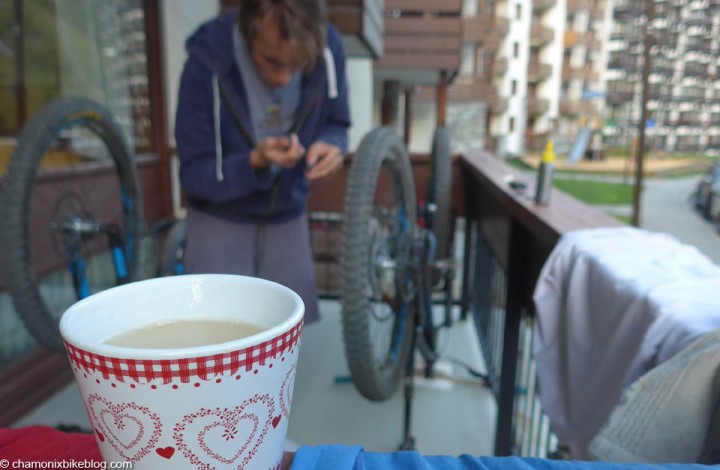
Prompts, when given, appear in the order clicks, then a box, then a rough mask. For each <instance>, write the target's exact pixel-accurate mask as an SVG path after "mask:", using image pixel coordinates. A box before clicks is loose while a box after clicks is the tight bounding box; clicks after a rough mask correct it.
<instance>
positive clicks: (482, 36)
mask: <svg viewBox="0 0 720 470" xmlns="http://www.w3.org/2000/svg"><path fill="white" fill-rule="evenodd" d="M460 15H461V27H462V30H461V40H462V46H461V47H462V53H461V65H460V68H459V71H458V75H457V77H456V78H455V79H454V81H453V83H452V85H451V86H450V87H449V91H448V109H449V111H448V120H449V122H448V124H449V125H450V126H451V127H452V128H453V130H454V136H453V137H454V140H455V141H454V147H455V149H456V150H461V151H464V150H469V149H473V148H478V147H482V148H485V149H488V150H491V151H493V152H495V153H497V154H499V155H505V156H506V155H515V154H522V153H524V152H527V151H539V150H540V149H542V148H543V146H544V145H545V143H546V141H547V139H548V138H551V137H552V138H553V139H554V140H555V142H556V148H557V150H558V151H559V152H560V153H566V154H567V153H569V152H570V151H571V149H572V147H573V145H575V144H576V143H577V142H578V140H579V136H583V135H584V136H585V137H586V140H587V147H588V149H589V150H590V151H591V152H592V151H600V152H601V151H602V149H603V148H605V147H608V146H621V147H627V146H629V145H630V144H631V142H632V141H633V139H634V136H636V135H637V132H638V123H639V121H640V113H641V109H642V91H643V90H642V88H643V86H642V83H643V81H642V71H643V66H644V65H643V64H644V47H645V46H644V43H645V36H644V27H643V25H644V21H645V15H646V12H645V2H644V1H640V0H495V1H492V0H465V1H464V2H463V4H462V10H461V11H460ZM652 33H653V42H654V45H653V48H652V50H651V73H650V77H649V90H648V91H649V97H648V109H649V113H650V114H649V116H650V119H649V121H648V123H647V132H646V135H647V139H646V141H647V145H648V146H649V148H651V149H658V150H665V151H670V152H703V153H708V154H719V153H720V65H719V61H720V41H718V40H717V38H718V37H720V0H655V2H654V21H653V22H652ZM433 93H434V91H433V90H428V89H423V88H421V89H420V90H419V92H418V93H417V95H416V96H417V99H418V101H419V102H420V103H423V102H425V103H430V106H425V107H423V106H422V104H421V105H420V106H418V108H417V109H416V110H415V112H414V114H413V120H414V122H415V124H413V126H414V127H415V128H416V130H417V131H418V132H416V133H415V134H417V136H416V137H415V138H414V139H413V140H412V142H413V143H414V145H415V146H416V147H417V148H418V150H420V149H424V148H426V147H427V142H424V141H422V142H420V140H421V139H422V136H426V135H427V134H428V131H429V130H430V128H431V126H432V120H431V119H429V118H428V117H427V116H429V115H431V114H432V113H433V112H434V108H433V107H432V102H433V99H432V98H433V97H434V94H433ZM470 127H472V128H473V129H474V131H470V130H469V128H470ZM589 155H593V154H592V153H590V154H589ZM594 155H598V153H597V152H595V153H594Z"/></svg>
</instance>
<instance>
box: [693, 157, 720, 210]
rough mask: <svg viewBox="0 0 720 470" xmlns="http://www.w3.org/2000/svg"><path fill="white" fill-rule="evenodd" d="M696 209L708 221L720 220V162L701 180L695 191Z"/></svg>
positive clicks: (709, 169)
mask: <svg viewBox="0 0 720 470" xmlns="http://www.w3.org/2000/svg"><path fill="white" fill-rule="evenodd" d="M695 209H697V210H698V211H699V212H700V214H702V216H703V217H705V218H706V219H708V220H719V219H720V161H718V162H715V163H714V164H713V165H712V166H710V167H709V168H708V169H707V171H705V173H704V174H703V175H702V177H701V178H700V181H699V182H698V186H697V189H696V190H695Z"/></svg>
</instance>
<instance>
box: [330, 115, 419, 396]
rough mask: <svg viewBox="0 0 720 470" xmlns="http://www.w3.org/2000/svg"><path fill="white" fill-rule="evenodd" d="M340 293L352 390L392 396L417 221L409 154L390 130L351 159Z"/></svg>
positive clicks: (377, 133)
mask: <svg viewBox="0 0 720 470" xmlns="http://www.w3.org/2000/svg"><path fill="white" fill-rule="evenodd" d="M344 211H345V213H344V225H343V239H342V240H343V241H342V243H343V253H342V267H343V280H342V281H343V282H342V291H341V295H342V297H341V303H342V325H343V340H344V344H345V354H346V356H347V361H348V366H349V369H350V374H351V376H352V378H353V382H354V383H355V386H356V388H357V389H358V391H359V392H360V393H361V394H362V395H363V396H364V397H366V398H368V399H370V400H375V401H380V400H385V399H387V398H389V397H390V396H392V395H393V393H394V392H395V390H396V389H397V387H398V385H399V382H400V379H401V377H402V375H403V373H404V367H405V364H406V361H407V358H408V354H409V353H410V349H411V344H412V335H413V322H414V318H413V316H414V314H415V306H414V302H413V298H414V293H413V292H412V291H413V288H414V287H413V286H414V282H415V280H414V278H413V277H414V274H413V271H412V268H411V266H410V262H411V260H410V259H409V258H410V253H411V250H412V246H411V245H412V242H413V240H412V238H413V233H414V230H415V227H416V225H415V223H416V215H415V211H416V206H415V190H414V184H413V176H412V170H411V167H410V159H409V157H408V155H407V151H406V150H405V147H404V145H403V143H402V141H401V140H400V138H399V137H398V136H397V135H396V134H395V133H394V132H393V131H391V130H390V129H387V128H379V129H375V130H373V131H371V132H370V133H369V134H368V135H367V136H365V138H364V139H363V140H362V142H361V143H360V146H359V148H358V150H357V153H356V154H355V157H354V158H353V164H352V167H351V168H350V174H349V177H348V185H347V193H346V195H345V208H344Z"/></svg>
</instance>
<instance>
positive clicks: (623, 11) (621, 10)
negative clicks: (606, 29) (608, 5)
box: [613, 0, 644, 23]
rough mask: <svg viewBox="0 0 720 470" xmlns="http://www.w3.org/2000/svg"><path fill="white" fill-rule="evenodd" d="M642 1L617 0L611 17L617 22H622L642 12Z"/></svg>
mask: <svg viewBox="0 0 720 470" xmlns="http://www.w3.org/2000/svg"><path fill="white" fill-rule="evenodd" d="M643 5H644V4H643V3H642V2H638V1H636V0H617V2H616V3H615V10H614V11H613V17H614V18H615V20H617V21H619V22H621V23H622V22H624V21H626V20H629V19H631V18H634V17H637V16H639V15H640V14H641V13H642V10H643Z"/></svg>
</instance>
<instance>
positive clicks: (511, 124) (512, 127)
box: [508, 117, 515, 132]
mask: <svg viewBox="0 0 720 470" xmlns="http://www.w3.org/2000/svg"><path fill="white" fill-rule="evenodd" d="M508 128H509V131H510V132H514V131H515V118H514V117H511V118H510V120H509V121H508Z"/></svg>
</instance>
